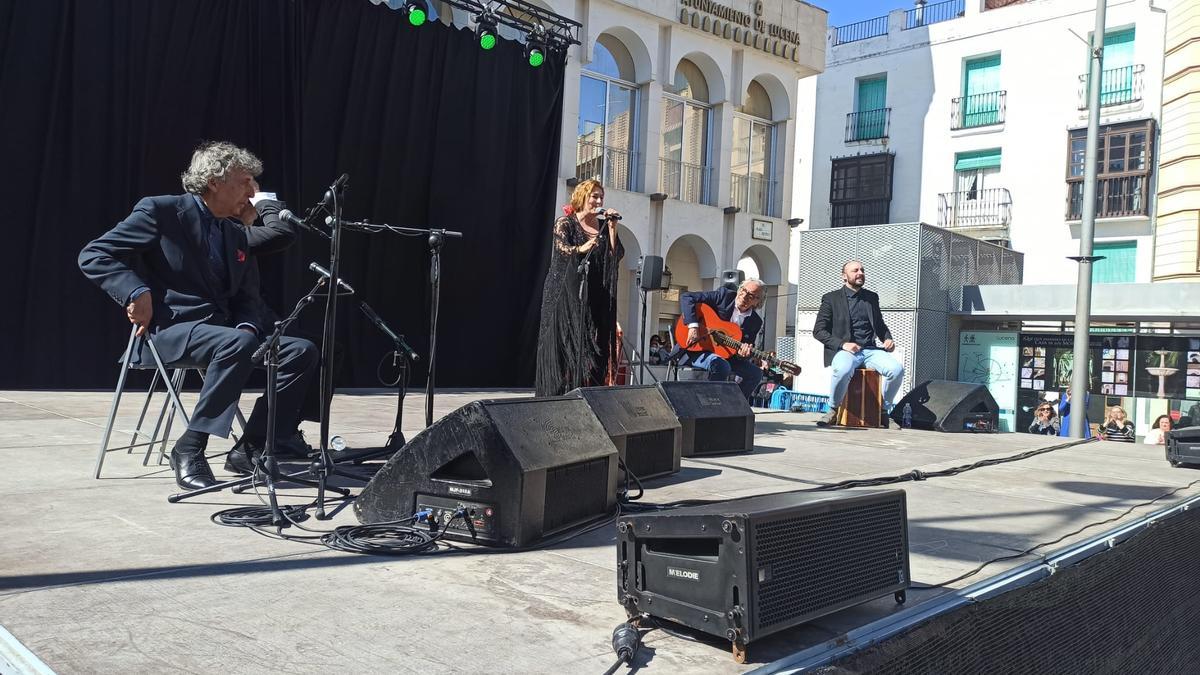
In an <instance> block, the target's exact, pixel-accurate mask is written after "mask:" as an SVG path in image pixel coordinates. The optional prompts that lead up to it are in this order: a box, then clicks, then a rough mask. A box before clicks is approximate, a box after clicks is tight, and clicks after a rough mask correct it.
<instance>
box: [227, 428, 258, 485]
mask: <svg viewBox="0 0 1200 675" xmlns="http://www.w3.org/2000/svg"><path fill="white" fill-rule="evenodd" d="M261 453H262V447H261V445H260V443H258V442H254V441H250V440H248V439H247V438H246V437H245V436H242V437H241V438H239V439H238V442H237V443H235V444H234V446H233V449H232V450H230V451H229V455H228V456H227V457H226V458H225V470H226V471H228V472H229V473H236V474H238V475H240V476H249V475H250V474H252V473H254V460H256V459H258V456H259V454H261Z"/></svg>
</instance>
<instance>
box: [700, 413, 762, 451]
mask: <svg viewBox="0 0 1200 675" xmlns="http://www.w3.org/2000/svg"><path fill="white" fill-rule="evenodd" d="M693 440H694V446H695V449H694V450H693V452H694V453H695V454H698V455H699V454H716V453H720V452H742V451H745V450H749V448H747V447H746V418H745V417H708V418H704V417H701V418H698V419H696V433H695V435H694V436H693Z"/></svg>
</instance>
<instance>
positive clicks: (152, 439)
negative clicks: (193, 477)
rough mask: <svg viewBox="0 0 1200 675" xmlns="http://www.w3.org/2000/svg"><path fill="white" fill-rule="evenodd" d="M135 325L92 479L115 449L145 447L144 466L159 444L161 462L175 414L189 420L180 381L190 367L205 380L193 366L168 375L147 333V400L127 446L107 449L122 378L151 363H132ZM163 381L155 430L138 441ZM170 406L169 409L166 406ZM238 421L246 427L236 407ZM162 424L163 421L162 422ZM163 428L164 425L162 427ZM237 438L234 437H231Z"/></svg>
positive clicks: (123, 384) (186, 420)
mask: <svg viewBox="0 0 1200 675" xmlns="http://www.w3.org/2000/svg"><path fill="white" fill-rule="evenodd" d="M137 329H138V327H137V326H133V327H132V328H130V330H129V342H128V343H127V344H126V345H125V356H124V357H123V358H122V359H121V373H120V375H119V376H118V377H117V389H116V391H115V392H113V400H112V406H111V407H110V408H109V411H108V422H107V423H105V425H104V435H103V437H102V438H101V440H100V452H99V454H98V455H97V456H96V470H95V473H94V477H95V478H99V477H100V471H101V469H102V468H103V467H104V457H105V455H106V454H107V453H109V452H113V451H116V450H125V451H126V453H131V452H133V449H134V448H140V447H145V448H146V453H145V455H144V456H143V457H142V466H146V465H148V464H149V462H150V455H151V454H153V452H154V446H155V445H156V444H160V447H159V451H158V461H159V464H162V462H163V460H164V458H165V457H166V453H167V442H168V441H169V440H170V437H171V427H172V425H173V423H174V421H175V413H179V416H180V417H182V418H183V424H184V426H185V427H186V426H187V425H188V423H189V419H188V414H187V410H186V409H185V408H184V407H183V404H182V403H181V402H180V401H179V391H180V390H181V389H182V388H183V382H184V379H185V377H186V376H187V372H188V371H189V370H195V371H196V372H198V373H200V378H201V380H203V379H204V371H203V370H201V369H199V368H193V367H178V368H175V369H174V370H173V371H172V372H171V374H170V375H169V376H168V375H167V368H166V366H165V365H164V364H163V360H162V357H161V356H159V354H158V348H157V347H155V345H154V341H153V340H152V339H151V338H150V336H149V335H146V336H144V337H143V338H141V339H142V340H144V341H145V344H146V346H147V347H149V348H150V354H151V355H152V356H153V357H154V366H153V368H154V376H153V377H152V378H151V380H150V387H149V388H148V389H147V391H146V400H145V402H144V403H143V404H142V412H141V414H140V415H138V421H137V425H136V426H135V427H134V431H133V438H132V439H131V440H130V442H129V444H128V445H122V446H118V447H115V448H110V447H109V445H108V442H109V439H110V438H111V437H112V433H113V425H114V424H115V423H116V419H117V409H118V408H119V407H120V404H121V395H122V394H123V393H124V391H125V378H126V376H127V375H128V374H129V371H130V370H148V369H149V368H150V366H146V365H140V364H136V363H133V347H134V344H136V341H137V340H138V337H137ZM160 379H161V380H162V382H163V384H164V386H165V387H166V390H167V398H166V399H165V400H164V401H163V403H162V408H161V409H160V410H159V413H158V419H157V420H155V422H154V431H152V432H151V433H150V435H149V440H147V441H144V442H141V443H139V442H138V438H139V437H143V438H144V437H146V434H145V432H143V431H142V425H143V423H144V422H145V420H146V412H147V411H148V410H149V409H150V401H151V399H153V398H154V391H155V390H156V389H157V388H158V381H159V380H160ZM168 406H170V411H169V412H168V410H167V407H168ZM236 414H237V421H238V425H239V427H241V428H242V429H245V427H246V420H245V419H244V418H243V417H242V411H241V410H237V411H236ZM164 423H165V424H164ZM164 427H165V428H164ZM160 430H161V431H162V437H161V438H160V437H159V431H160ZM234 439H235V440H236V439H237V436H236V435H235V436H234Z"/></svg>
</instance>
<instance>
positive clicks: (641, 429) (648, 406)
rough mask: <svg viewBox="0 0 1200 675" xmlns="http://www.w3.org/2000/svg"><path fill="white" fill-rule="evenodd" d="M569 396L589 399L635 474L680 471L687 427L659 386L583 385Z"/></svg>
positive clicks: (646, 475) (592, 407)
mask: <svg viewBox="0 0 1200 675" xmlns="http://www.w3.org/2000/svg"><path fill="white" fill-rule="evenodd" d="M567 396H578V397H580V398H582V399H583V400H585V401H587V404H588V406H589V407H590V408H591V409H592V412H593V413H595V415H596V418H597V419H599V420H600V424H601V425H602V426H603V427H604V431H605V433H607V434H608V437H609V438H610V439H611V440H612V442H613V445H615V446H616V447H617V452H618V453H619V454H620V456H621V461H622V462H624V463H625V467H626V468H627V469H629V472H630V473H632V474H633V475H634V476H637V477H638V478H653V477H655V476H665V475H667V474H672V473H678V472H679V456H680V451H681V450H682V448H683V427H682V426H681V425H680V424H679V420H678V419H677V418H676V417H675V412H674V411H673V410H671V406H670V405H669V404H668V403H667V399H665V398H663V395H662V392H661V391H659V389H658V387H656V386H654V385H645V386H638V387H581V388H579V389H575V390H573V391H570V392H567Z"/></svg>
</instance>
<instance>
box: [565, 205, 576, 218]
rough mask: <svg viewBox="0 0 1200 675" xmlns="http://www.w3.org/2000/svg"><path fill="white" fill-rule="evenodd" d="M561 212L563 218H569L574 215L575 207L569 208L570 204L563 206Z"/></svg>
mask: <svg viewBox="0 0 1200 675" xmlns="http://www.w3.org/2000/svg"><path fill="white" fill-rule="evenodd" d="M562 210H563V215H564V216H569V215H572V214H574V213H575V207H574V206H571V205H570V204H563V207H562Z"/></svg>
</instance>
